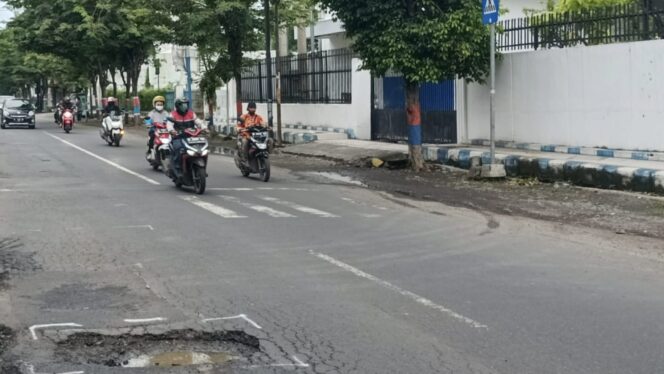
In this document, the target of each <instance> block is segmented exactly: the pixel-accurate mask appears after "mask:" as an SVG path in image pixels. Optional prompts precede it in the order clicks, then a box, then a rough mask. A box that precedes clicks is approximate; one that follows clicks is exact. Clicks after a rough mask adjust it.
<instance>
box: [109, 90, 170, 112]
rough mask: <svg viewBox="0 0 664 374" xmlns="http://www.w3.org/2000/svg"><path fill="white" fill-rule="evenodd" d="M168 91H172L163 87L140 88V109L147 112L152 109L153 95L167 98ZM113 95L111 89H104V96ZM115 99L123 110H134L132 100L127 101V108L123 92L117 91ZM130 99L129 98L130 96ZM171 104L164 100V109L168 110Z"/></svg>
mask: <svg viewBox="0 0 664 374" xmlns="http://www.w3.org/2000/svg"><path fill="white" fill-rule="evenodd" d="M169 92H173V91H172V90H169V89H168V88H164V89H160V90H158V89H152V88H145V89H142V90H140V91H139V92H138V97H139V99H140V100H141V111H143V112H148V111H150V110H152V99H154V97H155V96H163V97H166V98H167V94H168V93H169ZM109 96H113V90H106V92H105V96H104V97H109ZM117 99H118V100H119V101H120V108H122V109H123V110H125V111H129V112H131V111H133V110H134V104H133V100H130V101H129V107H128V108H127V107H126V106H127V101H126V100H125V99H126V96H125V92H124V91H123V92H118V97H117ZM130 99H131V98H130ZM171 106H172V103H169V102H168V99H167V102H166V109H168V110H170V109H171Z"/></svg>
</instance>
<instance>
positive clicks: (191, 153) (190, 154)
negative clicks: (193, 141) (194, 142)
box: [187, 149, 196, 157]
mask: <svg viewBox="0 0 664 374" xmlns="http://www.w3.org/2000/svg"><path fill="white" fill-rule="evenodd" d="M187 154H188V155H189V156H191V157H194V156H196V152H194V151H192V150H191V149H187Z"/></svg>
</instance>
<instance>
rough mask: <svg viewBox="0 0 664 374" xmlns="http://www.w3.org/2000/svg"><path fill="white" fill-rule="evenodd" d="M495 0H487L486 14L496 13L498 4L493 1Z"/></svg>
mask: <svg viewBox="0 0 664 374" xmlns="http://www.w3.org/2000/svg"><path fill="white" fill-rule="evenodd" d="M493 1H494V0H486V6H485V7H484V14H492V13H496V5H495V4H494V3H493Z"/></svg>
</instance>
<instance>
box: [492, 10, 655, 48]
mask: <svg viewBox="0 0 664 374" xmlns="http://www.w3.org/2000/svg"><path fill="white" fill-rule="evenodd" d="M655 3H657V4H655ZM659 3H660V1H654V0H642V1H638V2H635V3H631V4H626V5H618V6H612V7H605V8H597V9H592V10H585V11H580V12H569V13H559V14H553V13H546V14H541V15H535V16H532V17H526V18H517V19H511V20H505V21H502V22H500V24H499V28H500V30H501V32H500V33H499V34H498V35H497V43H498V49H499V50H501V51H517V50H532V49H545V48H564V47H570V46H576V45H598V44H610V43H620V42H632V41H641V40H653V39H662V38H664V5H661V4H659Z"/></svg>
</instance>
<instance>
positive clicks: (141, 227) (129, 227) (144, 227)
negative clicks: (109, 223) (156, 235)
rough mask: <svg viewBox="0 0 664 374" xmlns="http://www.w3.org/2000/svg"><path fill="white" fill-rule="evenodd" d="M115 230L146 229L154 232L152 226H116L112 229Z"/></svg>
mask: <svg viewBox="0 0 664 374" xmlns="http://www.w3.org/2000/svg"><path fill="white" fill-rule="evenodd" d="M113 228H114V229H116V230H120V229H148V230H150V231H154V227H152V225H134V226H116V227H113Z"/></svg>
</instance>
